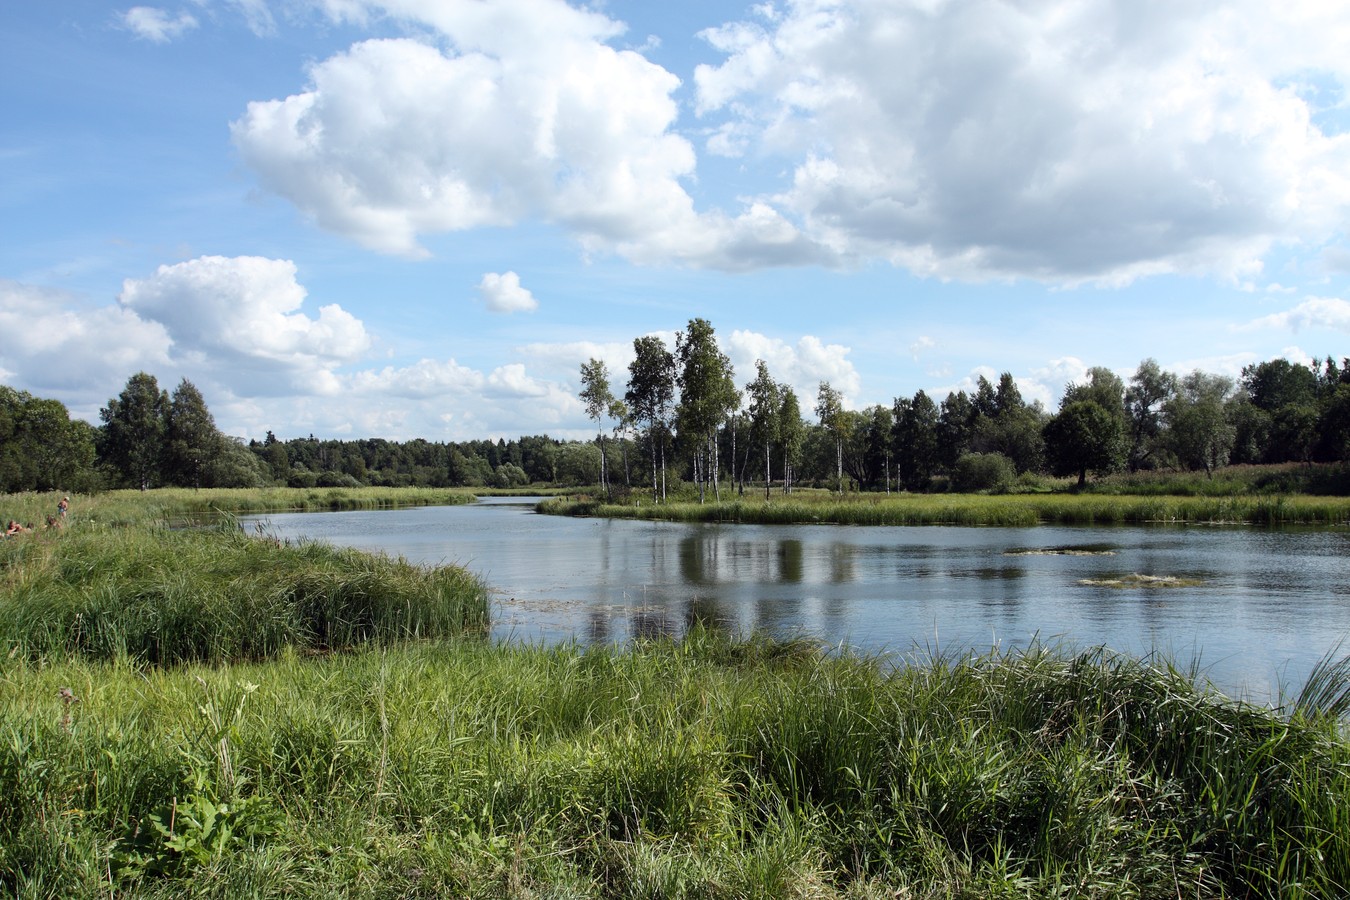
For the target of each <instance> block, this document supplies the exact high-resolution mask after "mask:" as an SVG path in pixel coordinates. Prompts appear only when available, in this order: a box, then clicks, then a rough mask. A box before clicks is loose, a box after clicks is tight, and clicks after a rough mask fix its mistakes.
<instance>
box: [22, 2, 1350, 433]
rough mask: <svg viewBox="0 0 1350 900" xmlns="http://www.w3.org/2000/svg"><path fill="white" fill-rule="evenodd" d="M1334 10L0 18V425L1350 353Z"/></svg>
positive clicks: (175, 10) (360, 6)
mask: <svg viewBox="0 0 1350 900" xmlns="http://www.w3.org/2000/svg"><path fill="white" fill-rule="evenodd" d="M1348 46H1350V10H1348V9H1347V8H1346V6H1345V4H1344V2H1343V0H1285V2H1282V3H1278V4H1276V3H1270V2H1268V0H1166V2H1161V0H797V2H765V3H744V4H743V3H738V2H734V0H733V2H710V0H682V2H679V3H658V2H653V0H597V2H593V3H590V4H588V5H583V4H580V3H577V2H571V3H569V2H564V0H167V2H161V3H156V4H155V5H143V6H141V5H129V4H117V3H108V2H95V0H47V2H22V3H19V2H12V3H5V4H3V5H0V384H5V385H8V386H10V387H14V388H17V389H20V390H24V391H28V392H29V393H31V394H33V395H35V396H39V397H48V398H55V399H58V400H61V401H62V402H64V403H65V404H66V405H67V407H68V408H69V409H70V411H71V413H72V414H73V415H75V416H79V417H82V418H85V419H88V420H89V421H91V422H94V423H95V424H97V423H98V421H99V418H98V416H99V410H100V408H101V407H103V406H106V404H107V402H108V400H109V399H111V398H113V397H115V396H117V394H118V393H119V392H120V391H121V389H122V388H123V386H124V385H125V384H126V381H127V379H128V378H129V377H130V376H131V375H133V374H134V373H136V372H139V371H145V372H149V373H150V374H152V375H154V376H155V377H156V378H157V379H158V380H159V383H160V385H161V386H162V387H164V388H165V389H166V390H170V391H171V390H172V389H173V388H174V387H175V386H176V385H177V384H178V383H179V381H180V380H181V379H184V378H186V379H188V380H189V381H191V382H192V383H193V384H195V385H196V386H197V387H198V388H199V389H200V390H201V392H202V394H203V396H204V397H205V399H206V401H207V404H208V406H209V407H210V409H211V411H212V413H213V414H214V416H215V418H216V423H217V425H218V427H219V428H220V429H221V430H222V431H224V432H225V433H227V434H231V435H235V436H238V437H241V438H245V439H249V438H261V437H263V436H264V435H265V434H266V433H267V431H269V430H271V431H272V432H274V433H275V434H276V435H277V436H278V437H281V438H283V439H286V438H291V437H304V436H307V435H310V434H313V435H316V436H318V437H325V438H328V437H331V438H349V439H356V438H366V437H383V438H388V439H391V440H408V439H412V438H417V437H421V438H426V439H428V440H433V441H457V440H468V439H477V438H498V437H505V438H508V439H509V438H513V437H517V436H521V435H528V434H550V435H553V436H554V437H560V438H584V437H586V436H588V435H590V434H592V433H593V426H592V425H591V424H590V423H589V422H588V421H587V419H586V416H585V412H584V410H583V408H582V405H581V403H580V401H579V400H578V398H577V393H578V390H579V371H580V367H581V364H582V363H583V362H585V361H587V360H588V359H590V358H592V357H594V358H599V359H602V360H604V361H605V362H606V364H607V365H608V367H609V371H610V373H611V383H612V387H613V389H614V391H615V393H616V394H619V395H621V394H622V392H623V389H624V387H625V383H626V377H627V366H628V363H629V361H630V360H631V358H632V345H633V340H634V339H635V338H637V337H641V336H645V335H649V334H657V335H661V336H662V337H663V338H665V340H666V341H667V342H668V344H670V345H672V346H673V340H674V335H675V333H676V332H678V331H679V330H681V329H682V328H684V327H685V325H686V324H687V323H688V321H689V320H690V319H692V318H695V317H700V318H704V319H707V320H708V321H710V322H711V323H712V325H713V327H714V328H715V329H716V333H717V337H718V341H719V343H720V345H721V347H722V349H723V351H724V352H725V353H726V354H727V356H728V357H729V358H730V360H731V361H732V363H733V365H734V366H735V371H736V379H737V383H738V385H739V386H744V385H745V384H747V383H748V382H749V381H750V380H752V378H753V377H754V374H755V361H756V360H757V359H763V360H765V362H766V363H767V364H768V366H769V371H770V374H771V375H772V376H773V377H774V378H775V379H776V380H778V381H779V382H782V383H786V384H790V385H791V386H793V387H794V388H795V389H796V391H797V393H798V395H799V397H800V398H801V399H802V407H803V409H804V410H806V411H808V414H809V410H810V409H811V407H812V405H813V403H814V399H815V396H816V392H817V387H818V386H819V384H820V382H822V381H829V382H830V383H831V385H832V386H833V387H835V388H836V389H838V390H839V391H841V393H842V394H843V397H844V400H845V405H846V406H848V407H850V408H855V409H862V408H865V407H867V406H870V405H872V404H876V403H881V404H886V405H890V404H891V403H892V402H893V401H894V399H895V398H896V397H910V396H913V394H914V393H915V392H916V391H918V390H924V391H927V392H928V393H929V394H930V395H932V396H934V397H935V399H938V400H940V399H941V398H942V397H945V396H946V395H947V393H948V392H950V391H953V390H958V389H969V388H970V387H971V386H972V385H973V384H974V383H975V381H976V379H977V378H978V377H979V376H980V375H984V376H986V377H989V378H991V380H996V378H997V376H998V375H999V373H1002V372H1005V371H1006V372H1010V373H1012V375H1013V376H1014V377H1015V378H1016V379H1017V383H1018V385H1019V387H1020V388H1021V391H1022V393H1023V396H1024V397H1025V398H1027V399H1028V400H1036V401H1040V402H1041V403H1043V404H1044V405H1045V407H1046V408H1047V410H1051V411H1053V410H1054V409H1055V408H1056V406H1057V404H1058V402H1059V398H1060V396H1061V395H1062V392H1063V389H1064V387H1065V385H1066V384H1068V383H1071V382H1073V381H1075V380H1081V379H1083V377H1084V376H1085V373H1086V371H1087V369H1088V367H1091V366H1104V367H1107V368H1109V369H1112V370H1113V371H1116V372H1117V373H1119V374H1120V375H1121V376H1122V377H1123V378H1125V379H1127V380H1128V378H1129V376H1130V375H1131V374H1133V372H1134V371H1135V369H1136V368H1137V367H1138V365H1139V363H1140V362H1141V361H1142V360H1144V359H1146V358H1153V359H1156V360H1157V361H1158V362H1159V363H1160V364H1161V365H1162V366H1163V368H1165V369H1169V370H1172V371H1175V372H1178V373H1183V374H1184V373H1186V372H1190V371H1192V370H1194V369H1201V370H1204V371H1206V372H1212V373H1218V374H1225V375H1231V376H1238V375H1239V374H1240V372H1241V369H1242V367H1243V366H1244V365H1248V364H1251V363H1254V362H1260V361H1263V360H1268V359H1274V358H1276V357H1285V358H1288V359H1289V360H1291V361H1294V362H1308V361H1311V360H1313V359H1320V358H1323V357H1325V356H1327V355H1332V356H1334V357H1335V358H1337V359H1340V358H1341V357H1342V356H1347V355H1350V347H1347V345H1346V344H1347V341H1346V335H1347V332H1350V299H1347V298H1350V235H1348V232H1350V228H1348V227H1347V223H1348V222H1350V97H1348V96H1347V88H1348V87H1350V54H1347V53H1346V52H1345V48H1346V47H1348Z"/></svg>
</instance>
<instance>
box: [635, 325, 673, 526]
mask: <svg viewBox="0 0 1350 900" xmlns="http://www.w3.org/2000/svg"><path fill="white" fill-rule="evenodd" d="M624 401H625V402H626V403H627V404H628V408H629V410H630V411H631V413H632V415H633V418H634V419H636V420H637V421H638V422H645V423H646V437H647V452H648V453H649V454H650V456H651V464H652V502H657V501H659V500H660V499H661V498H662V497H664V496H665V491H664V489H662V490H660V491H658V489H657V478H656V470H657V460H658V458H659V460H660V467H661V485H662V486H664V484H665V480H666V479H665V475H666V445H667V444H668V443H669V437H670V424H671V423H670V419H671V415H672V413H673V410H674V407H675V356H674V354H672V353H671V352H670V351H669V350H668V349H666V345H665V344H664V343H663V342H662V341H661V339H660V338H659V337H656V336H654V335H649V336H647V337H640V338H637V339H636V340H634V341H633V361H632V362H631V363H629V364H628V391H627V392H626V393H625V394H624Z"/></svg>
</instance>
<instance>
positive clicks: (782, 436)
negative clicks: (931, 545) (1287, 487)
mask: <svg viewBox="0 0 1350 900" xmlns="http://www.w3.org/2000/svg"><path fill="white" fill-rule="evenodd" d="M634 351H635V353H634V359H633V362H632V363H631V364H630V365H629V367H628V371H627V372H626V373H623V374H624V375H626V379H624V380H623V382H622V383H620V380H619V379H620V378H621V377H622V375H620V374H618V373H611V372H610V371H609V370H608V367H607V366H606V364H605V363H604V362H603V361H601V360H597V359H591V360H588V361H587V362H586V363H584V364H582V366H581V370H580V391H579V399H580V400H581V402H582V404H583V405H584V406H585V408H586V411H587V414H588V416H589V418H590V419H591V420H592V422H593V423H594V425H595V428H596V437H595V438H594V439H592V440H588V441H576V440H560V439H555V438H551V437H549V436H548V435H531V436H522V437H519V438H515V439H510V440H508V439H505V438H499V439H497V440H491V439H482V440H470V441H460V442H453V441H444V442H439V441H430V440H426V439H422V438H417V439H414V440H408V441H391V440H385V439H382V438H366V439H360V440H333V439H319V438H315V437H314V436H313V435H310V436H308V437H296V438H290V439H285V440H283V439H280V438H278V437H276V435H275V434H274V432H273V431H268V433H267V436H266V438H265V439H263V440H251V441H247V442H246V441H244V440H242V439H239V438H235V437H230V436H228V435H225V434H223V433H222V432H221V431H220V430H219V429H218V428H217V427H216V424H215V421H214V417H213V416H212V414H211V412H210V410H209V408H208V406H207V403H206V400H205V398H204V397H203V396H202V393H201V392H200V391H199V390H198V389H197V388H196V386H195V385H193V384H192V383H191V382H190V381H187V380H186V379H184V380H183V381H181V382H180V383H179V384H178V386H177V387H176V388H175V389H174V390H173V391H172V393H170V392H169V391H167V390H164V389H162V388H161V387H160V385H159V383H158V381H157V379H156V378H155V376H154V375H151V374H149V373H146V372H138V373H136V374H134V375H132V376H131V377H130V378H129V379H128V380H127V383H126V385H125V387H124V388H123V390H122V392H121V393H120V394H119V395H118V396H116V397H113V398H111V399H109V401H108V403H107V405H106V406H105V407H104V408H103V409H102V410H101V411H100V420H101V422H100V424H99V425H97V426H95V425H92V424H90V423H88V422H85V421H83V420H81V419H78V418H72V417H71V416H70V415H69V413H68V411H67V410H66V407H65V406H64V405H63V404H62V403H60V402H59V401H57V400H52V399H44V398H38V397H34V396H32V395H30V394H29V393H27V392H24V391H20V390H17V389H14V388H12V387H7V386H4V385H0V491H4V492H9V493H14V492H20V491H44V490H69V491H80V492H86V493H87V492H92V491H97V490H102V489H113V488H126V487H130V488H140V489H148V488H153V487H167V486H176V487H194V488H195V487H250V488H258V487H270V486H288V487H359V486H371V487H436V488H440V487H494V488H513V487H524V486H526V485H531V484H533V485H553V486H561V487H580V486H589V485H597V484H598V485H600V486H601V488H602V489H603V490H606V491H607V492H609V494H610V495H611V496H612V495H613V494H614V493H615V492H616V491H617V492H620V493H624V494H626V493H628V492H636V491H643V492H646V493H648V494H651V495H655V497H656V499H661V498H662V497H664V496H665V494H666V491H667V489H668V485H669V484H672V483H674V484H687V485H691V486H692V487H694V488H696V489H697V491H698V493H699V496H700V497H702V496H704V495H705V489H711V490H713V491H718V490H720V486H721V485H722V484H724V483H733V484H738V485H739V486H740V488H741V489H742V490H744V489H745V486H746V485H747V484H750V483H753V484H757V485H761V486H764V487H765V488H766V489H767V486H768V485H778V486H781V488H782V490H784V491H790V490H791V488H792V487H793V486H797V485H801V486H818V487H829V488H832V489H836V490H860V491H891V490H908V491H913V492H932V491H963V492H964V491H992V492H1002V491H1008V490H1015V489H1018V487H1019V486H1022V487H1025V486H1027V485H1030V484H1034V483H1037V480H1038V479H1044V478H1045V477H1047V476H1050V477H1060V478H1064V477H1067V478H1070V479H1071V481H1070V482H1069V485H1070V486H1077V487H1082V486H1084V485H1085V483H1086V482H1087V480H1088V477H1089V475H1091V476H1093V477H1101V476H1105V475H1109V474H1111V473H1113V472H1118V471H1128V472H1141V471H1145V472H1146V471H1192V472H1194V471H1203V472H1205V473H1208V474H1212V473H1213V472H1214V471H1215V470H1216V469H1218V468H1221V467H1224V466H1227V465H1241V464H1275V463H1290V462H1296V463H1311V462H1328V463H1330V462H1343V461H1345V460H1346V459H1347V458H1348V457H1350V357H1346V358H1342V360H1341V362H1340V364H1339V365H1337V363H1336V361H1335V359H1334V358H1333V357H1331V356H1327V357H1326V358H1325V359H1324V360H1321V361H1318V362H1316V363H1314V364H1312V365H1299V364H1295V363H1291V362H1290V361H1288V360H1286V359H1282V358H1277V359H1273V360H1268V361H1265V362H1260V363H1253V364H1251V365H1248V366H1246V367H1244V368H1243V369H1242V372H1241V376H1240V377H1239V378H1236V379H1234V378H1230V377H1227V376H1224V375H1217V374H1211V373H1206V372H1202V371H1194V372H1191V373H1186V374H1181V373H1174V372H1170V371H1166V370H1164V369H1162V368H1161V367H1160V366H1159V365H1158V364H1157V363H1156V362H1155V361H1154V360H1152V359H1146V360H1144V361H1143V362H1142V363H1140V365H1139V366H1138V368H1137V370H1136V371H1135V373H1134V374H1133V375H1132V376H1131V377H1130V378H1129V379H1128V380H1125V379H1122V378H1121V377H1120V376H1119V375H1117V374H1116V373H1114V372H1113V371H1111V370H1110V369H1107V368H1104V367H1094V368H1092V369H1089V370H1088V373H1087V377H1086V378H1085V379H1084V380H1083V381H1082V382H1081V383H1073V384H1070V385H1069V386H1068V387H1067V388H1066V389H1065V391H1064V393H1063V396H1062V397H1061V399H1060V402H1059V407H1058V409H1057V410H1054V411H1053V412H1052V411H1049V410H1047V409H1045V408H1044V407H1043V406H1042V405H1041V404H1040V403H1036V402H1030V403H1029V402H1027V401H1026V400H1025V399H1024V398H1023V397H1022V394H1021V392H1020V390H1019V389H1018V386H1017V382H1016V380H1015V379H1014V378H1013V376H1012V375H1011V374H1010V373H1007V372H1005V373H1003V374H1002V375H1001V376H1000V377H999V378H998V380H997V382H996V383H995V382H991V381H990V380H988V379H987V378H985V377H984V376H980V377H979V378H978V379H977V382H976V385H975V388H974V390H973V391H971V392H969V393H967V392H966V391H963V390H962V391H953V392H951V393H949V394H948V395H947V396H946V397H945V398H943V399H941V400H936V399H934V398H933V397H930V396H929V395H928V394H927V393H926V392H925V391H922V390H920V391H918V392H916V393H915V394H914V395H913V396H912V397H897V398H895V399H894V401H893V403H892V404H891V405H889V406H887V405H883V404H876V405H873V406H869V407H867V408H865V409H861V410H852V409H845V408H844V406H843V402H842V397H841V395H840V393H839V392H838V391H837V390H836V389H834V388H833V387H832V386H831V385H830V384H829V383H828V382H822V383H821V384H820V385H819V389H818V391H817V394H816V396H815V397H807V398H799V397H798V396H797V394H796V392H795V391H794V390H793V388H792V387H790V386H788V385H787V384H783V383H780V382H778V381H776V380H775V379H774V377H773V374H772V373H771V372H770V370H769V367H768V365H767V364H766V363H765V362H764V361H763V360H760V361H757V363H756V368H755V372H754V375H753V377H751V378H748V379H745V378H741V379H738V373H736V372H735V370H734V368H733V367H732V365H731V362H730V361H729V359H728V358H727V357H726V355H725V354H724V353H723V352H722V351H721V349H720V348H719V346H718V344H717V340H716V335H715V333H714V329H713V327H712V325H711V324H710V323H709V322H708V321H707V320H704V319H692V320H690V322H689V323H688V326H687V327H686V328H685V329H684V330H683V331H680V332H679V333H678V334H677V337H676V341H675V346H674V347H673V348H671V347H667V346H666V345H665V344H664V342H663V341H662V340H661V339H660V338H657V337H654V336H646V337H639V338H637V339H635V340H634Z"/></svg>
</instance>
